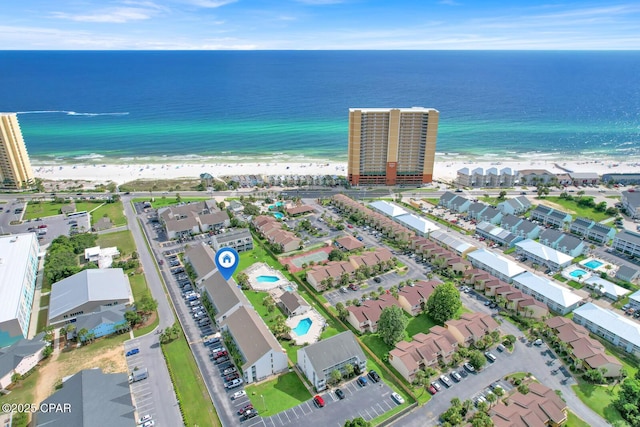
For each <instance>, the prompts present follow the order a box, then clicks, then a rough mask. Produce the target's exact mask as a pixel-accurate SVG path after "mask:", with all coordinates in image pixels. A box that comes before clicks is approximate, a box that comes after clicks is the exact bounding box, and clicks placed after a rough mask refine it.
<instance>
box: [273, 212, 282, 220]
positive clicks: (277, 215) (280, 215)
mask: <svg viewBox="0 0 640 427" xmlns="http://www.w3.org/2000/svg"><path fill="white" fill-rule="evenodd" d="M271 215H273V216H275V217H276V218H278V219H282V218H284V214H282V213H281V212H274V213H272V214H271Z"/></svg>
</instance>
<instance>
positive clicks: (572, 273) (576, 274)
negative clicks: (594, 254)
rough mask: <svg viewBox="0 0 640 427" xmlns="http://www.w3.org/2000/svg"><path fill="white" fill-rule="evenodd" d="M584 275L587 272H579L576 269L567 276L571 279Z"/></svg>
mask: <svg viewBox="0 0 640 427" xmlns="http://www.w3.org/2000/svg"><path fill="white" fill-rule="evenodd" d="M585 274H587V272H586V271H584V270H580V269H579V268H578V269H575V270H573V271H572V272H571V273H569V276H571V277H582V276H584V275H585Z"/></svg>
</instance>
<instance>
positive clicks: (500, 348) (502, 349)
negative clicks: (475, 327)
mask: <svg viewBox="0 0 640 427" xmlns="http://www.w3.org/2000/svg"><path fill="white" fill-rule="evenodd" d="M496 350H498V351H499V352H500V353H502V352H503V351H505V350H506V348H505V346H504V345H502V344H498V346H497V347H496Z"/></svg>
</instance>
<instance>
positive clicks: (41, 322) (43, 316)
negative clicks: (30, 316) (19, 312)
mask: <svg viewBox="0 0 640 427" xmlns="http://www.w3.org/2000/svg"><path fill="white" fill-rule="evenodd" d="M48 317H49V309H48V308H45V309H44V310H40V311H39V312H38V323H37V326H36V332H42V331H44V328H46V327H47V318H48Z"/></svg>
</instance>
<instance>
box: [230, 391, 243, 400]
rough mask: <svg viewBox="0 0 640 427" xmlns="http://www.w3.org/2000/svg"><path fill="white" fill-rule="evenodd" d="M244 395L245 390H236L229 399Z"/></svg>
mask: <svg viewBox="0 0 640 427" xmlns="http://www.w3.org/2000/svg"><path fill="white" fill-rule="evenodd" d="M246 395H247V392H246V391H244V390H240V391H236V392H235V393H233V394H232V395H231V400H236V399H240V398H241V397H245V396H246Z"/></svg>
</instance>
